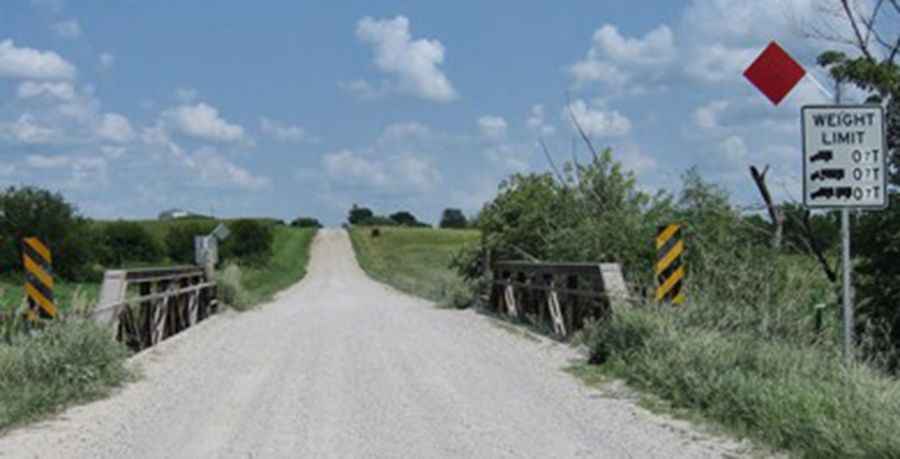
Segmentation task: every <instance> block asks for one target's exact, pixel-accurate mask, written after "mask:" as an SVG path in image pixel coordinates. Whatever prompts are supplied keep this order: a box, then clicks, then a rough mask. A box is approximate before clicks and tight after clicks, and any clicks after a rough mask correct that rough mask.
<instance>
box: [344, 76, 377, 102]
mask: <svg viewBox="0 0 900 459" xmlns="http://www.w3.org/2000/svg"><path fill="white" fill-rule="evenodd" d="M338 87H339V88H341V89H343V90H344V91H346V92H348V93H350V94H352V95H353V96H355V97H356V98H358V99H362V100H374V99H378V98H380V97H382V96H384V95H385V94H387V88H386V87H383V86H382V87H380V88H376V87H375V86H373V85H372V84H371V83H369V82H368V81H366V80H353V81H341V82H339V83H338Z"/></svg>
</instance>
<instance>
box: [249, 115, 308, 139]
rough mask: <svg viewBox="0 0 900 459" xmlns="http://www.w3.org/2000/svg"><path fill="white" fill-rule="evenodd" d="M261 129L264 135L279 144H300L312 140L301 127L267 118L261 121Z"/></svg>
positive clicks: (262, 118)
mask: <svg viewBox="0 0 900 459" xmlns="http://www.w3.org/2000/svg"><path fill="white" fill-rule="evenodd" d="M259 128H260V130H261V131H262V133H263V134H265V135H267V136H269V137H271V138H273V139H275V140H278V141H279V142H292V143H298V142H303V141H308V140H310V138H309V135H308V134H307V133H306V130H305V129H303V128H302V127H300V126H292V125H289V124H285V123H283V122H281V121H276V120H272V119H269V118H266V117H264V116H263V117H261V118H260V119H259Z"/></svg>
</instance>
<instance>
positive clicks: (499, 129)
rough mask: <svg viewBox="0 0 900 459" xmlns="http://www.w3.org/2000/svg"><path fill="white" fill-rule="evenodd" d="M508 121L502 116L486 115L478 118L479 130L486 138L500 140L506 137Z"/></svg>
mask: <svg viewBox="0 0 900 459" xmlns="http://www.w3.org/2000/svg"><path fill="white" fill-rule="evenodd" d="M506 128H507V124H506V120H505V119H503V117H500V116H492V115H485V116H482V117H481V118H478V130H479V131H481V135H482V137H484V138H487V139H490V140H500V139H502V138H504V137H506Z"/></svg>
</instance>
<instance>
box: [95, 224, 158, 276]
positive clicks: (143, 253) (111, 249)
mask: <svg viewBox="0 0 900 459" xmlns="http://www.w3.org/2000/svg"><path fill="white" fill-rule="evenodd" d="M101 238H102V242H103V249H102V251H101V253H100V262H101V263H103V265H104V266H106V267H110V268H111V267H121V266H122V265H123V264H125V263H126V262H144V263H151V262H157V261H160V260H162V259H163V257H164V255H165V254H164V250H163V247H162V246H161V245H160V243H159V242H158V241H157V240H156V239H155V238H154V237H153V235H152V234H150V232H149V231H148V230H147V229H146V228H145V227H144V226H143V225H141V224H140V223H137V222H127V221H116V222H112V223H109V224H107V225H106V226H105V227H103V230H102V235H101Z"/></svg>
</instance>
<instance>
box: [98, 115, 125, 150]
mask: <svg viewBox="0 0 900 459" xmlns="http://www.w3.org/2000/svg"><path fill="white" fill-rule="evenodd" d="M97 135H98V136H99V137H100V138H101V139H103V140H109V141H111V142H116V143H126V142H130V141H131V140H133V139H134V129H132V128H131V123H130V122H129V121H128V118H126V117H124V116H122V115H120V114H118V113H107V114H105V115H103V116H102V117H101V119H100V124H99V125H98V126H97Z"/></svg>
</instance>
